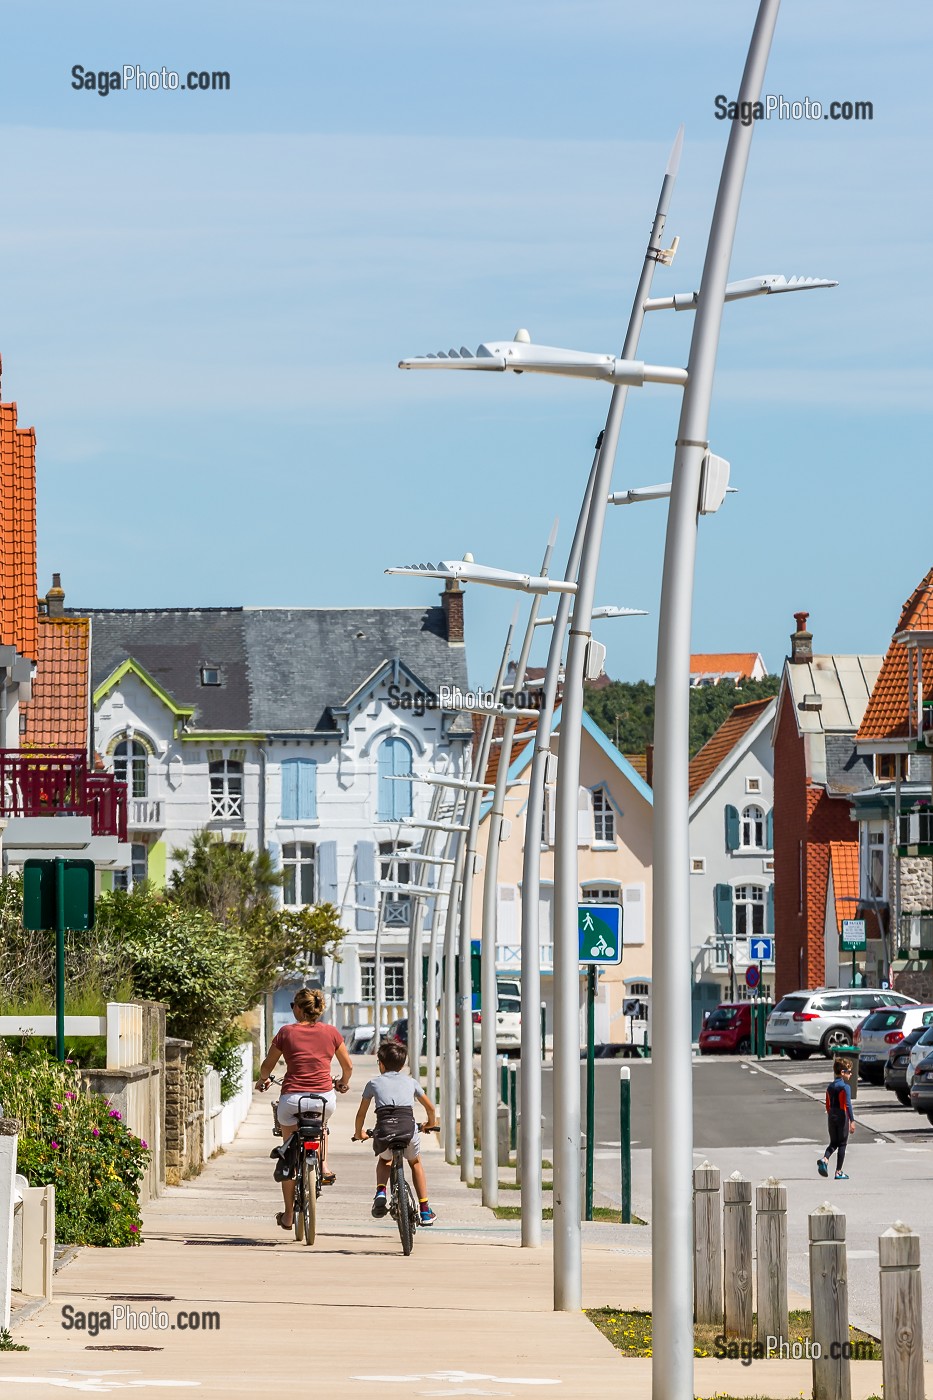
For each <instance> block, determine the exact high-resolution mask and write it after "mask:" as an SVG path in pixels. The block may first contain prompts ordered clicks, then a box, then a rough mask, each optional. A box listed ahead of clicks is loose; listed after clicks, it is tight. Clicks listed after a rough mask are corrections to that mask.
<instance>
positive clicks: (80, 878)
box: [23, 857, 94, 1060]
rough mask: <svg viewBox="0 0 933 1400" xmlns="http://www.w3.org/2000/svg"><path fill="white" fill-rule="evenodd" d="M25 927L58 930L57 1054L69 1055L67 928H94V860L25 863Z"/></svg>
mask: <svg viewBox="0 0 933 1400" xmlns="http://www.w3.org/2000/svg"><path fill="white" fill-rule="evenodd" d="M23 927H24V928H27V929H33V930H42V929H54V930H55V1054H56V1056H57V1058H58V1059H59V1060H64V1058H65V929H66V928H69V929H72V930H73V931H74V932H78V933H83V932H85V931H86V930H87V929H92V928H93V927H94V862H93V861H92V860H64V859H62V858H61V857H59V858H58V859H56V860H27V861H26V862H25V864H24V866H23Z"/></svg>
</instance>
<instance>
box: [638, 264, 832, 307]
mask: <svg viewBox="0 0 933 1400" xmlns="http://www.w3.org/2000/svg"><path fill="white" fill-rule="evenodd" d="M838 286H839V283H838V282H831V281H830V280H829V278H827V277H784V276H783V275H782V274H781V273H769V274H766V275H764V276H762V277H745V278H743V280H742V281H741V282H730V283H729V284H728V286H727V287H726V295H725V300H726V301H744V300H745V299H746V298H747V297H760V296H769V295H773V294H774V293H775V292H812V291H815V290H816V289H817V288H819V287H838ZM699 299H700V293H699V292H675V293H674V295H673V296H672V297H652V298H651V299H650V300H648V301H646V302H645V310H646V311H670V310H674V311H695V310H696V308H697V302H698V301H699Z"/></svg>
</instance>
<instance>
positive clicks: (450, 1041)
mask: <svg viewBox="0 0 933 1400" xmlns="http://www.w3.org/2000/svg"><path fill="white" fill-rule="evenodd" d="M454 835H455V836H456V848H455V853H454V860H455V862H456V864H455V865H454V867H453V876H452V878H451V881H450V892H449V894H448V896H447V918H446V920H445V922H444V1006H443V1022H442V1025H441V1034H442V1040H441V1046H442V1052H443V1063H442V1066H441V1072H442V1078H443V1096H442V1099H441V1103H442V1105H443V1107H442V1116H441V1124H442V1127H443V1133H444V1160H445V1161H446V1162H448V1163H449V1165H450V1166H455V1165H456V1161H457V1027H456V1015H457V916H458V914H459V912H460V895H461V891H462V889H463V862H464V858H465V855H466V845H465V843H464V842H463V841H462V840H461V839H460V838H461V836H462V835H463V833H462V832H459V831H458V832H455V833H454Z"/></svg>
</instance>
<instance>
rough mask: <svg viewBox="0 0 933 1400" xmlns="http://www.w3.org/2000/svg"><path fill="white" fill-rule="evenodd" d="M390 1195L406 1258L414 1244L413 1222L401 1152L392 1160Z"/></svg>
mask: <svg viewBox="0 0 933 1400" xmlns="http://www.w3.org/2000/svg"><path fill="white" fill-rule="evenodd" d="M392 1195H393V1196H394V1197H395V1210H396V1214H395V1218H396V1220H397V1222H398V1233H399V1237H400V1239H401V1241H402V1253H403V1254H404V1255H406V1256H407V1255H409V1254H411V1249H412V1245H413V1244H414V1235H415V1221H414V1212H413V1211H412V1202H411V1195H410V1193H409V1190H408V1183H407V1182H406V1180H405V1162H404V1159H403V1157H402V1154H401V1152H397V1153H396V1154H395V1157H394V1158H393V1160H392Z"/></svg>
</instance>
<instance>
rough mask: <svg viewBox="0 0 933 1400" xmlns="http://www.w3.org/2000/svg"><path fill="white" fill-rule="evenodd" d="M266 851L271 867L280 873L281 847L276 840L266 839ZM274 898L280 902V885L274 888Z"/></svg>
mask: <svg viewBox="0 0 933 1400" xmlns="http://www.w3.org/2000/svg"><path fill="white" fill-rule="evenodd" d="M266 851H267V852H268V855H269V860H270V861H271V862H272V868H273V870H275V871H276V872H277V873H278V874H281V873H282V847H281V846H280V845H279V843H278V841H267V842H266ZM276 898H277V899H278V900H279V902H280V903H281V900H282V889H281V886H279V887H278V889H277V890H276Z"/></svg>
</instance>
